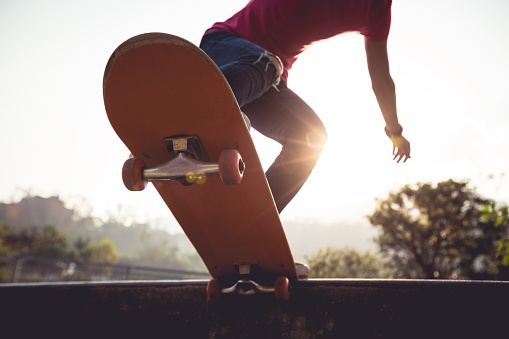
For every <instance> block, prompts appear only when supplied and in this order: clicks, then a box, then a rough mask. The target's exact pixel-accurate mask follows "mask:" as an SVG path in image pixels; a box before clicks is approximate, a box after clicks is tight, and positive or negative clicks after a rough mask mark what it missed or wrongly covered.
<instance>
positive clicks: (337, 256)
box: [306, 247, 387, 278]
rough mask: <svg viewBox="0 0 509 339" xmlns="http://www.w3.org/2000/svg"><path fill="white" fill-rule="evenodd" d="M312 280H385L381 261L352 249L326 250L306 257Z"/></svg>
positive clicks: (376, 257) (374, 256)
mask: <svg viewBox="0 0 509 339" xmlns="http://www.w3.org/2000/svg"><path fill="white" fill-rule="evenodd" d="M306 261H307V263H308V264H309V266H310V268H311V272H310V276H311V277H313V278H385V277H386V273H387V272H386V271H385V270H384V269H383V263H382V260H381V259H380V258H379V257H378V256H376V255H373V254H371V253H370V252H369V251H368V252H365V253H361V252H358V251H356V250H354V249H349V248H344V249H333V248H330V247H328V248H326V249H321V250H319V251H318V253H317V254H315V255H313V256H306Z"/></svg>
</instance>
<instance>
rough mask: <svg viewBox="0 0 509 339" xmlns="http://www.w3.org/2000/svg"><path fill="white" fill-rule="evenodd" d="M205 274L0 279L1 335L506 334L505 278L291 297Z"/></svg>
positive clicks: (339, 288) (357, 283) (508, 297)
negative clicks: (216, 290)
mask: <svg viewBox="0 0 509 339" xmlns="http://www.w3.org/2000/svg"><path fill="white" fill-rule="evenodd" d="M206 284H207V281H206V280H199V281H144V282H99V283H98V282H94V283H55V284H48V283H35V284H4V285H0V301H1V303H0V319H1V320H2V325H1V331H2V332H1V333H3V334H8V336H6V337H5V338H14V337H17V338H26V337H39V336H41V335H53V336H56V337H58V336H62V337H64V336H65V337H78V338H81V337H84V338H85V337H87V338H90V337H99V338H102V337H111V338H121V337H140V338H159V337H164V338H431V337H432V338H475V337H479V338H489V337H495V336H496V335H500V334H504V333H507V332H506V330H507V327H506V326H507V325H506V322H507V319H508V315H509V311H508V308H507V306H508V305H509V283H507V282H492V281H490V282H487V281H450V280H447V281H446V280H342V279H339V280H338V279H334V280H323V279H317V280H306V281H299V282H297V283H295V284H294V286H293V290H292V295H291V297H290V300H288V301H278V300H276V299H275V298H274V295H273V294H257V295H253V296H242V295H237V294H235V295H224V296H223V297H222V299H221V300H219V301H215V302H210V303H208V302H207V300H206Z"/></svg>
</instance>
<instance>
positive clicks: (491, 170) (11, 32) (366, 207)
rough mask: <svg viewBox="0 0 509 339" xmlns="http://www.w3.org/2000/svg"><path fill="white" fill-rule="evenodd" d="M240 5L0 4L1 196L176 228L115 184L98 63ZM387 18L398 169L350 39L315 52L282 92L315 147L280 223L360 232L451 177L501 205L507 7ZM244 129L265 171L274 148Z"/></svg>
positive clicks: (406, 7)
mask: <svg viewBox="0 0 509 339" xmlns="http://www.w3.org/2000/svg"><path fill="white" fill-rule="evenodd" d="M246 3H247V1H246V0H217V1H208V0H194V1H188V0H180V1H177V0H167V1H156V0H144V1H129V0H123V1H112V0H111V1H110V0H88V1H74V0H65V1H64V0H44V1H42V0H41V1H35V0H32V1H28V0H16V1H14V0H0V159H1V160H0V201H1V202H16V201H17V200H19V199H20V198H21V197H22V196H24V195H25V194H27V193H30V194H33V195H41V196H51V195H59V196H60V197H61V198H62V199H64V200H65V201H66V203H67V204H68V205H69V207H72V208H76V209H77V210H78V211H79V212H80V213H83V214H87V213H92V214H93V215H96V216H98V217H101V218H108V217H110V216H114V217H117V218H121V219H123V220H124V221H126V222H129V221H134V220H136V221H141V222H143V221H146V220H147V221H148V220H150V221H152V222H153V225H154V226H155V227H158V228H164V229H167V230H169V231H178V230H179V226H178V224H177V223H176V221H175V220H174V219H173V217H172V216H171V214H170V212H169V211H168V209H167V208H166V206H165V205H164V203H163V202H162V200H161V199H160V198H159V196H158V195H157V193H156V191H155V189H153V188H152V187H149V188H148V189H147V190H145V191H143V192H136V193H134V192H129V191H127V190H126V189H125V187H124V186H123V184H122V180H121V167H122V164H123V162H124V161H125V160H126V158H127V157H128V155H129V151H128V150H127V148H126V147H125V146H124V145H123V144H122V142H121V141H120V139H119V138H118V137H117V135H116V134H115V133H114V131H113V129H112V128H111V126H110V124H109V122H108V120H107V117H106V113H105V110H104V104H103V100H102V77H103V73H104V67H105V65H106V62H107V60H108V58H109V56H110V54H111V53H112V52H113V50H114V49H115V48H116V47H117V46H118V45H119V44H121V43H122V42H123V41H125V40H126V39H128V38H130V37H132V36H134V35H137V34H141V33H145V32H165V33H170V34H174V35H178V36H181V37H183V38H185V39H187V40H189V41H191V42H193V43H195V44H199V41H200V38H201V36H202V34H203V32H204V31H205V30H206V29H207V28H208V27H210V26H211V25H212V24H213V23H214V22H216V21H221V20H225V19H227V18H228V17H229V16H231V15H232V14H234V13H235V12H236V11H237V10H239V9H241V8H242V7H243V6H244V5H245V4H246ZM392 15H393V19H392V26H391V33H390V36H389V59H390V63H391V74H392V77H393V79H394V81H395V83H396V91H397V97H398V112H399V119H400V123H401V124H402V125H403V127H404V135H405V136H406V138H407V139H408V140H409V141H410V143H411V146H412V159H410V160H409V161H408V162H407V163H405V164H401V163H400V164H396V163H395V162H394V161H393V160H392V144H391V142H390V141H389V139H388V138H387V137H386V136H385V133H384V131H383V128H384V123H383V119H382V115H381V114H380V111H379V109H378V106H377V102H376V100H375V97H374V95H373V92H372V90H371V84H370V79H369V75H368V72H367V67H366V58H365V52H364V45H363V38H362V36H361V35H359V34H354V33H349V34H343V35H340V36H338V37H335V38H332V39H329V40H327V41H322V42H319V43H316V44H314V45H313V46H311V47H310V48H309V49H308V50H307V51H305V52H304V53H303V54H302V55H301V57H300V58H299V59H298V61H297V62H296V63H295V65H294V68H293V69H292V71H291V72H290V77H289V81H288V85H289V87H290V88H292V89H293V90H294V91H295V92H296V93H298V94H299V95H300V96H301V97H302V98H303V99H304V100H306V101H307V102H308V104H310V106H311V107H313V108H314V110H315V111H316V112H317V113H318V115H319V116H320V117H321V119H322V120H323V122H324V124H325V126H326V127H327V131H328V134H329V142H328V143H327V145H326V149H325V150H324V152H323V155H322V157H321V159H320V161H319V163H318V164H317V166H316V168H315V170H314V172H313V174H312V175H311V177H310V178H309V180H308V182H307V183H306V185H305V186H304V188H303V189H302V190H301V192H300V193H299V194H298V195H297V197H296V198H295V199H294V200H293V201H292V202H291V203H290V205H289V206H288V207H287V208H286V209H285V211H283V213H282V215H281V218H282V220H283V222H285V221H314V222H317V223H325V224H327V223H351V222H359V221H362V222H367V221H366V215H368V214H370V213H372V212H373V211H374V208H375V206H376V199H383V198H385V197H387V195H388V193H389V192H391V191H396V190H398V189H399V188H401V187H402V186H403V185H405V184H413V183H416V182H439V181H443V180H447V179H450V178H453V179H455V180H470V182H471V185H472V187H475V188H476V189H477V191H478V192H479V193H481V194H482V195H484V196H485V197H488V198H492V199H496V200H497V201H500V202H501V203H507V202H509V189H508V188H509V172H508V168H509V157H508V149H509V133H508V131H509V114H508V113H509V81H508V80H507V79H509V66H508V63H507V60H509V36H508V35H507V32H509V2H507V0H485V1H472V0H448V1H441V0H429V1H426V2H416V1H408V0H394V2H393V10H392ZM252 135H253V139H254V141H255V144H256V146H257V150H258V153H259V155H260V159H261V161H262V164H263V166H264V167H265V168H268V166H270V164H271V162H272V161H273V160H274V158H275V157H276V156H277V154H278V153H279V151H280V146H279V145H278V144H277V143H275V142H273V141H271V140H268V139H265V138H264V137H262V136H260V135H259V134H257V132H256V131H253V132H252Z"/></svg>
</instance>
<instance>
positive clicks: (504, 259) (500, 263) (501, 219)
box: [483, 203, 509, 280]
mask: <svg viewBox="0 0 509 339" xmlns="http://www.w3.org/2000/svg"><path fill="white" fill-rule="evenodd" d="M483 212H484V215H483V220H484V222H487V223H492V224H493V225H494V226H495V228H496V231H497V232H496V241H497V242H498V246H497V259H496V260H497V262H496V264H497V267H496V271H497V273H498V278H499V279H500V280H509V234H508V230H509V207H508V206H503V207H500V208H497V206H496V204H495V203H491V204H489V205H486V206H484V210H483Z"/></svg>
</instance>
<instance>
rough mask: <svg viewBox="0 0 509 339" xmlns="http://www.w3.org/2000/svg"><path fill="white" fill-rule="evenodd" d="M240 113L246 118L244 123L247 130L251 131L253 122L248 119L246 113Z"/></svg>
mask: <svg viewBox="0 0 509 339" xmlns="http://www.w3.org/2000/svg"><path fill="white" fill-rule="evenodd" d="M240 113H242V117H243V118H244V123H245V124H246V127H247V130H248V131H250V130H251V120H249V118H248V117H247V115H246V114H245V113H244V112H240Z"/></svg>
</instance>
